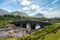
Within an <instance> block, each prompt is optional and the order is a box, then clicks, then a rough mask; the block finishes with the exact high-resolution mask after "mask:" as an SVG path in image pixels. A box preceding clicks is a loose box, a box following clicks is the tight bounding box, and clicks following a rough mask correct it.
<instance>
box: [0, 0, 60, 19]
mask: <svg viewBox="0 0 60 40" xmlns="http://www.w3.org/2000/svg"><path fill="white" fill-rule="evenodd" d="M0 9H5V10H7V11H9V12H14V11H22V12H26V13H27V14H28V15H29V16H34V15H36V14H37V13H41V14H43V15H44V16H45V17H47V18H51V17H60V0H0Z"/></svg>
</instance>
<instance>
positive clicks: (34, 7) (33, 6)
mask: <svg viewBox="0 0 60 40" xmlns="http://www.w3.org/2000/svg"><path fill="white" fill-rule="evenodd" d="M39 8H40V7H39V6H38V5H34V4H32V5H31V9H32V10H38V9H39Z"/></svg>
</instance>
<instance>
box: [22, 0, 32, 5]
mask: <svg viewBox="0 0 60 40" xmlns="http://www.w3.org/2000/svg"><path fill="white" fill-rule="evenodd" d="M21 4H22V5H23V6H29V5H30V4H31V2H30V1H28V0H22V1H21Z"/></svg>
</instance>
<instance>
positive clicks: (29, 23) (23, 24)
mask: <svg viewBox="0 0 60 40" xmlns="http://www.w3.org/2000/svg"><path fill="white" fill-rule="evenodd" d="M12 24H14V25H16V26H17V27H24V28H31V29H39V28H43V27H44V26H45V25H51V23H50V22H36V21H20V22H12Z"/></svg>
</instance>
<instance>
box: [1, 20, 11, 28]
mask: <svg viewBox="0 0 60 40" xmlns="http://www.w3.org/2000/svg"><path fill="white" fill-rule="evenodd" d="M9 25H10V23H8V22H4V21H1V22H0V28H3V27H7V26H9Z"/></svg>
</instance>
